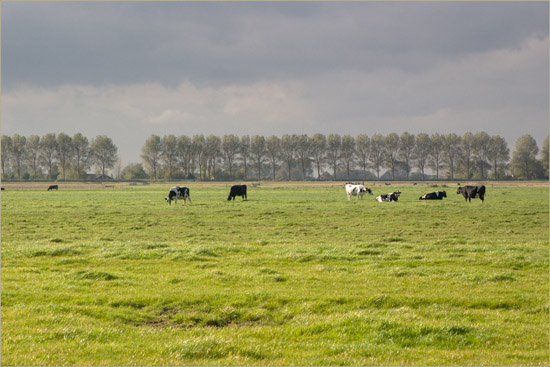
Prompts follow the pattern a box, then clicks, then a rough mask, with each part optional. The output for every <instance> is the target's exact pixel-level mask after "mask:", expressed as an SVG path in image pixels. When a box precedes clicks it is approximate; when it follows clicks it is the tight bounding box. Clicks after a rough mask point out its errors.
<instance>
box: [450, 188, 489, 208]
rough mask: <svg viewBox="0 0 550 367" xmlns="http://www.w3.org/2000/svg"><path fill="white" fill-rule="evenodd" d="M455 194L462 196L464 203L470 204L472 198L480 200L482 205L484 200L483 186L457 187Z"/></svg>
mask: <svg viewBox="0 0 550 367" xmlns="http://www.w3.org/2000/svg"><path fill="white" fill-rule="evenodd" d="M456 193H457V194H462V195H464V201H469V202H470V203H471V202H472V199H474V198H480V199H481V203H482V204H483V201H484V200H485V186H484V185H481V186H464V187H459V188H458V190H456Z"/></svg>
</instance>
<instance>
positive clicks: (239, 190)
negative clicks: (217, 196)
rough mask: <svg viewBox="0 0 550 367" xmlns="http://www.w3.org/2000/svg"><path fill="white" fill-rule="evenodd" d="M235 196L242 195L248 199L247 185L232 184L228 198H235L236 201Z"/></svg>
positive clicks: (244, 198)
mask: <svg viewBox="0 0 550 367" xmlns="http://www.w3.org/2000/svg"><path fill="white" fill-rule="evenodd" d="M235 196H240V197H242V199H243V200H248V198H247V197H246V185H234V186H231V190H230V191H229V196H228V197H227V200H228V201H229V200H231V199H233V201H235Z"/></svg>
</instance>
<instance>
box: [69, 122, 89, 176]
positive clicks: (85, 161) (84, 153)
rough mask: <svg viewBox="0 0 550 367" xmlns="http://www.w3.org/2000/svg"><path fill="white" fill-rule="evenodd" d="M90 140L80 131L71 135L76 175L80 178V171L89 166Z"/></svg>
mask: <svg viewBox="0 0 550 367" xmlns="http://www.w3.org/2000/svg"><path fill="white" fill-rule="evenodd" d="M90 155H91V151H90V142H89V141H88V138H87V137H85V136H84V135H82V134H81V133H76V134H75V135H74V136H73V160H74V167H75V170H76V175H77V177H78V178H79V179H81V178H82V173H83V171H85V170H86V169H87V168H88V167H90Z"/></svg>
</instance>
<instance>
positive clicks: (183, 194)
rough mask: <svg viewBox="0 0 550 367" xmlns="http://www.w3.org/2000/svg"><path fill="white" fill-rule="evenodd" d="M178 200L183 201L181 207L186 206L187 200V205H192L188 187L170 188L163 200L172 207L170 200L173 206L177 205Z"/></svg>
mask: <svg viewBox="0 0 550 367" xmlns="http://www.w3.org/2000/svg"><path fill="white" fill-rule="evenodd" d="M178 199H183V205H185V204H187V199H189V204H193V203H192V202H191V197H190V196H189V188H188V187H185V186H184V187H179V186H176V187H172V188H171V189H170V191H169V192H168V197H167V198H165V199H164V200H166V201H167V202H168V205H172V200H174V204H176V205H177V204H178Z"/></svg>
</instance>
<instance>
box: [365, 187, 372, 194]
mask: <svg viewBox="0 0 550 367" xmlns="http://www.w3.org/2000/svg"><path fill="white" fill-rule="evenodd" d="M365 192H366V193H367V194H369V195H372V190H371V189H369V188H368V187H366V188H365Z"/></svg>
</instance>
